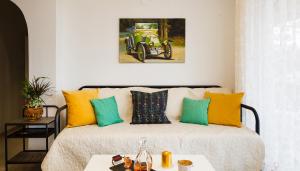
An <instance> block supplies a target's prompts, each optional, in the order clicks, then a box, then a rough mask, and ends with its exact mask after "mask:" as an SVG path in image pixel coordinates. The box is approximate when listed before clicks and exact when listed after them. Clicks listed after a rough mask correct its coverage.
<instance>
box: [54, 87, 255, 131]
mask: <svg viewBox="0 0 300 171" xmlns="http://www.w3.org/2000/svg"><path fill="white" fill-rule="evenodd" d="M128 87H149V88H158V89H164V88H166V89H167V88H179V87H186V88H221V86H219V85H85V86H82V87H80V88H79V90H82V89H92V88H128ZM66 109H67V105H64V106H62V107H60V108H59V109H58V110H57V113H56V116H55V120H56V124H57V125H58V129H57V134H58V133H59V132H60V113H61V111H63V110H66ZM242 109H247V110H250V111H252V113H253V115H254V117H255V131H256V133H257V134H259V133H260V120H259V116H258V113H257V111H256V110H255V108H253V107H251V106H248V105H245V104H241V115H242ZM241 121H242V117H241Z"/></svg>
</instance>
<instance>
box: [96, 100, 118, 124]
mask: <svg viewBox="0 0 300 171" xmlns="http://www.w3.org/2000/svg"><path fill="white" fill-rule="evenodd" d="M91 103H92V106H93V108H94V111H95V114H96V119H97V123H98V126H100V127H104V126H108V125H112V124H115V123H121V122H123V120H122V119H121V118H120V116H119V111H118V105H117V102H116V99H115V97H114V96H113V97H109V98H104V99H94V100H91Z"/></svg>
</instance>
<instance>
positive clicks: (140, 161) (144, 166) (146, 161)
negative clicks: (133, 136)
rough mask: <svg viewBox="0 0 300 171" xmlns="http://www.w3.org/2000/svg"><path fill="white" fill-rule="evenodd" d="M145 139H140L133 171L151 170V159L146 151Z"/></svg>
mask: <svg viewBox="0 0 300 171" xmlns="http://www.w3.org/2000/svg"><path fill="white" fill-rule="evenodd" d="M146 143H147V139H146V138H145V137H143V138H141V139H140V148H139V152H138V154H137V156H136V160H135V162H134V171H150V170H151V168H152V157H151V155H150V153H149V152H148V151H147V147H146Z"/></svg>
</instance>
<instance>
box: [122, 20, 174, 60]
mask: <svg viewBox="0 0 300 171" xmlns="http://www.w3.org/2000/svg"><path fill="white" fill-rule="evenodd" d="M125 44H126V52H127V54H128V55H136V57H137V58H138V60H140V61H141V62H144V61H145V59H146V58H147V57H149V56H159V55H160V54H163V55H164V57H165V58H166V59H171V58H172V46H171V41H170V40H160V39H159V35H158V23H135V26H134V28H132V30H131V33H130V35H129V36H128V37H127V38H125Z"/></svg>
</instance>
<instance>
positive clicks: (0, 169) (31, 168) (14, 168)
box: [0, 135, 41, 171]
mask: <svg viewBox="0 0 300 171" xmlns="http://www.w3.org/2000/svg"><path fill="white" fill-rule="evenodd" d="M21 149H22V142H21V140H17V139H10V140H9V156H12V155H13V154H16V153H17V152H19V151H20V150H21ZM0 155H1V156H0V171H5V164H4V163H5V161H4V138H3V135H1V136H0ZM8 170H9V171H40V170H41V169H40V165H33V164H30V165H23V164H22V165H9V167H8Z"/></svg>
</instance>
